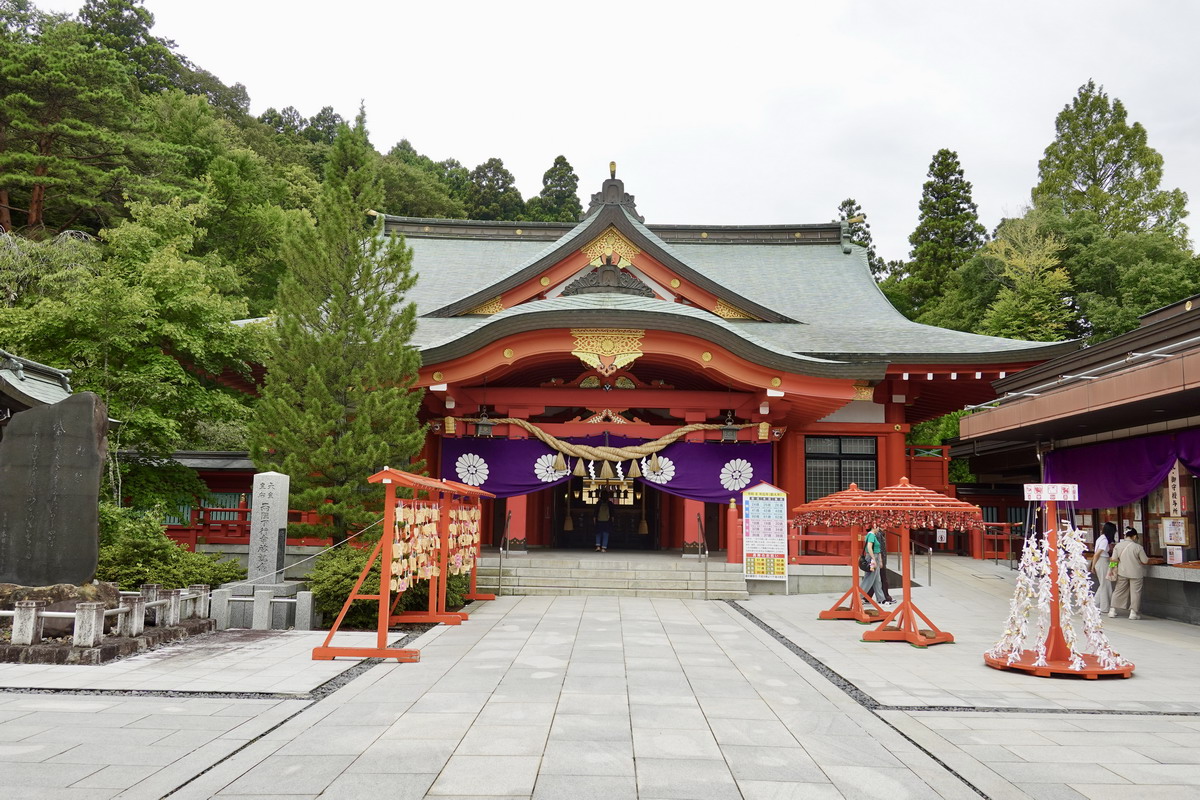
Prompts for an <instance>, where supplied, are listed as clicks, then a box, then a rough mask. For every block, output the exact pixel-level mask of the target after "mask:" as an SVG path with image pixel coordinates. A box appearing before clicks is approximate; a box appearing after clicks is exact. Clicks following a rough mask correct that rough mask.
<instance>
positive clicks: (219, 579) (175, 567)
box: [96, 503, 246, 591]
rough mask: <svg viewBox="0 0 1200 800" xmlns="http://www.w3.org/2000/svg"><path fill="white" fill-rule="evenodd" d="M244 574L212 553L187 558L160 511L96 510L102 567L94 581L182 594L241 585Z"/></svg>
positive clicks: (113, 507) (112, 507) (110, 507)
mask: <svg viewBox="0 0 1200 800" xmlns="http://www.w3.org/2000/svg"><path fill="white" fill-rule="evenodd" d="M245 577H246V570H245V569H243V568H242V567H241V566H239V565H238V564H237V563H236V562H233V561H222V560H220V559H219V558H218V557H217V556H216V555H213V554H210V553H191V552H188V551H187V550H185V549H184V548H183V547H182V546H180V545H178V544H176V543H175V542H173V541H171V540H170V539H169V538H167V535H166V534H165V533H163V526H162V514H161V511H155V512H150V513H145V512H138V511H134V510H132V509H129V508H119V507H117V506H116V505H113V504H111V503H101V504H100V564H99V567H98V568H97V570H96V578H97V580H101V581H114V582H116V583H117V584H118V585H120V587H121V588H122V589H124V590H127V591H132V590H136V589H137V588H138V587H139V586H141V585H142V584H143V583H157V584H160V585H161V586H163V587H164V588H166V589H183V588H186V587H188V586H190V585H192V584H196V583H206V584H208V585H209V586H212V587H216V586H219V585H220V584H222V583H228V582H231V581H239V580H242V579H243V578H245Z"/></svg>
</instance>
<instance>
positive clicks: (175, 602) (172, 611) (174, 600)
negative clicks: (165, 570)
mask: <svg viewBox="0 0 1200 800" xmlns="http://www.w3.org/2000/svg"><path fill="white" fill-rule="evenodd" d="M182 596H183V589H172V590H171V591H169V592H168V593H167V613H166V624H167V626H168V627H169V626H172V625H178V624H179V605H180V603H181V602H182V600H180V598H181V597H182Z"/></svg>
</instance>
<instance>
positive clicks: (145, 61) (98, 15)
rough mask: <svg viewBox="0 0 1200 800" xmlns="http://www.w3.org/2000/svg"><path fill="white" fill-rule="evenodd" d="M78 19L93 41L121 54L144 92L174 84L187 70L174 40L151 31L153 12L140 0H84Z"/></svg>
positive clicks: (157, 90) (169, 86) (179, 80)
mask: <svg viewBox="0 0 1200 800" xmlns="http://www.w3.org/2000/svg"><path fill="white" fill-rule="evenodd" d="M79 21H80V22H82V23H83V24H84V26H85V27H86V29H87V31H88V34H89V36H90V37H91V38H92V40H93V41H94V42H95V44H97V45H99V46H100V47H104V48H107V49H109V50H112V51H114V52H116V53H118V54H120V57H121V60H122V63H124V64H125V65H126V67H127V68H128V69H129V70H130V72H131V74H132V75H133V77H134V80H135V81H137V85H138V88H139V89H141V90H142V91H143V92H147V93H151V92H159V91H162V90H164V89H169V88H172V87H177V86H179V84H180V82H181V78H183V76H184V75H185V73H186V72H187V70H186V69H185V68H184V66H183V63H182V61H181V60H180V59H179V57H178V56H177V55H175V52H174V50H175V43H174V42H172V41H170V40H169V39H160V38H158V37H157V36H154V35H153V34H151V33H150V29H151V28H153V27H154V15H153V14H151V13H150V12H149V10H147V9H146V8H144V7H143V6H142V0H87V2H85V3H84V4H83V8H81V9H80V10H79Z"/></svg>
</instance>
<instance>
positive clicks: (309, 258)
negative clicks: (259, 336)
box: [250, 112, 424, 541]
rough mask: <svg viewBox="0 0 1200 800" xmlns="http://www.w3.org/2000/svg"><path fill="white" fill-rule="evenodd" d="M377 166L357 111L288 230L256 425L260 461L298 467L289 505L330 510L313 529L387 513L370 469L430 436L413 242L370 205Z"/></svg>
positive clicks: (287, 469) (281, 468)
mask: <svg viewBox="0 0 1200 800" xmlns="http://www.w3.org/2000/svg"><path fill="white" fill-rule="evenodd" d="M376 164H377V159H376V158H375V154H374V151H373V150H372V149H371V147H370V144H369V143H368V141H367V134H366V129H365V119H364V114H362V113H361V112H360V114H359V116H358V119H357V120H356V122H355V126H354V127H353V128H347V127H343V128H342V130H341V132H340V133H339V134H338V138H337V139H336V140H335V142H334V145H333V147H332V149H331V151H330V156H329V164H328V170H327V173H326V177H325V183H324V185H323V186H322V188H321V193H320V195H319V196H318V198H317V202H316V205H315V212H316V220H315V222H307V221H306V222H304V223H298V224H296V225H294V226H293V228H292V229H291V231H290V234H289V239H288V241H287V243H286V247H285V249H284V258H285V261H286V263H287V265H288V272H287V275H286V277H285V278H284V280H283V283H282V284H281V285H280V291H279V302H278V304H277V308H278V311H277V319H276V329H277V333H278V335H277V337H276V338H275V339H274V340H273V342H272V344H271V346H270V351H269V354H268V358H267V362H266V366H267V376H266V382H265V384H264V387H263V391H262V397H261V399H260V400H259V402H258V404H257V407H256V413H255V417H254V420H253V422H252V424H251V435H250V438H251V457H252V458H253V459H254V462H255V464H256V465H257V466H258V467H259V468H260V469H263V470H274V471H277V472H282V473H285V474H288V475H291V476H292V507H293V508H298V509H305V510H313V511H319V512H320V513H321V514H322V515H323V516H325V517H327V518H328V519H329V520H330V523H329V524H328V525H321V526H317V528H318V530H315V531H311V532H313V533H317V534H319V535H329V536H333V537H334V539H335V540H336V541H341V540H342V539H343V538H344V537H345V536H346V533H347V531H348V530H349V529H352V528H359V529H360V528H362V527H365V526H366V525H368V524H369V523H371V522H373V521H375V520H377V519H378V518H379V513H380V509H381V504H382V498H383V492H382V487H381V486H378V485H369V484H367V483H366V479H367V477H368V476H369V475H371V474H372V473H374V472H376V471H378V470H379V469H381V468H382V467H384V466H387V465H393V466H400V465H408V464H409V462H410V460H411V459H412V458H413V457H414V456H415V455H416V454H417V453H418V452H419V451H420V449H421V447H422V445H423V443H424V429H423V427H422V426H421V425H420V424H419V423H418V422H417V410H418V408H419V407H420V403H421V399H422V396H423V393H422V392H419V391H412V385H413V382H414V380H415V378H416V375H417V371H418V369H419V368H420V356H419V354H418V353H417V351H416V350H415V349H414V348H413V347H412V346H411V345H410V344H409V340H410V338H411V337H412V334H413V331H414V330H415V328H416V309H415V307H414V306H413V304H412V303H405V302H403V297H404V293H405V292H406V291H408V289H410V288H412V286H413V285H414V284H415V282H416V275H415V274H414V273H413V272H412V268H411V263H412V251H411V250H409V248H408V247H407V246H405V244H404V241H403V239H401V238H399V237H397V238H389V237H385V236H379V235H377V232H376V230H375V228H374V227H372V225H371V223H370V222H369V220H370V219H371V218H370V217H368V216H367V215H366V214H365V213H364V212H365V211H366V210H367V209H371V208H378V206H379V202H380V200H381V198H382V189H381V187H380V181H379V177H378V172H377V170H376ZM416 468H417V469H419V468H420V466H419V465H416ZM306 532H307V531H306Z"/></svg>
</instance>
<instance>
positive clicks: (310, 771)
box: [220, 755, 354, 796]
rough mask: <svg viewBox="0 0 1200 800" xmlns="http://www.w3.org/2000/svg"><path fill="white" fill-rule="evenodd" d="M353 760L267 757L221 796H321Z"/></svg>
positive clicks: (349, 757) (326, 757) (325, 757)
mask: <svg viewBox="0 0 1200 800" xmlns="http://www.w3.org/2000/svg"><path fill="white" fill-rule="evenodd" d="M353 760H354V759H353V757H352V756H314V755H306V756H280V755H271V756H267V757H266V758H264V759H263V760H262V761H260V762H259V763H258V764H256V765H255V766H253V767H251V768H250V769H249V770H248V771H247V772H246V773H245V774H244V775H242V776H241V777H240V778H238V779H237V780H235V781H234V782H233V783H231V784H229V785H228V786H226V787H225V788H224V789H222V790H221V791H220V794H221V795H222V796H225V795H239V794H320V793H321V792H322V791H324V790H325V787H326V786H328V785H329V784H330V783H332V782H333V779H334V778H336V777H337V776H338V775H341V774H342V772H344V771H345V770H346V767H348V766H350V763H351V762H352V761H353Z"/></svg>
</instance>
